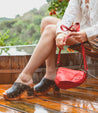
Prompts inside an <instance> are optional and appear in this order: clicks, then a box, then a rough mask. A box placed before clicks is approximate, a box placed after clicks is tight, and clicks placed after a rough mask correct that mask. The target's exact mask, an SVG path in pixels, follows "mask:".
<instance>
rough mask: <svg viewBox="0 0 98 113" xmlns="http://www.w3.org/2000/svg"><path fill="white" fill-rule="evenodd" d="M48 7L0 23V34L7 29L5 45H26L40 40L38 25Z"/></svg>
mask: <svg viewBox="0 0 98 113" xmlns="http://www.w3.org/2000/svg"><path fill="white" fill-rule="evenodd" d="M47 9H48V5H47V4H45V5H43V6H42V7H41V8H40V9H39V10H38V9H35V8H34V9H32V10H31V11H29V12H27V13H25V14H24V15H23V16H20V15H17V16H16V18H14V19H11V20H7V21H3V22H1V23H0V32H1V33H4V32H6V31H7V30H8V29H9V31H10V32H9V38H8V39H6V41H4V42H6V44H7V45H26V44H32V43H35V42H36V40H39V38H40V24H41V20H42V18H43V17H45V16H47V15H49V14H48V10H47ZM2 43H3V42H2Z"/></svg>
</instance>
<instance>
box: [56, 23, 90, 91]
mask: <svg viewBox="0 0 98 113" xmlns="http://www.w3.org/2000/svg"><path fill="white" fill-rule="evenodd" d="M64 28H65V29H66V30H69V31H71V32H73V31H74V32H77V31H79V30H80V25H79V23H76V24H75V25H72V26H71V27H70V28H67V27H66V26H65V25H61V29H62V30H63V31H64ZM67 38H69V36H68V37H67ZM67 38H66V39H67ZM66 39H65V40H66ZM65 40H64V41H65ZM81 46H82V55H83V61H84V69H85V71H80V70H73V69H68V68H64V67H59V68H58V70H57V74H56V78H55V83H56V85H57V86H58V87H59V88H61V89H69V88H73V87H77V86H79V85H80V84H82V83H83V82H84V81H85V80H86V78H87V70H88V68H87V62H86V55H85V48H84V45H83V43H81ZM60 53H61V49H60V50H59V54H58V59H57V64H59V61H60Z"/></svg>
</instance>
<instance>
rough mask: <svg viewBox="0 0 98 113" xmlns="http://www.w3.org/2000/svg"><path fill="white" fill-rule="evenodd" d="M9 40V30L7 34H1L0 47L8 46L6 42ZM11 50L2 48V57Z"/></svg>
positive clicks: (0, 50) (0, 52) (0, 51)
mask: <svg viewBox="0 0 98 113" xmlns="http://www.w3.org/2000/svg"><path fill="white" fill-rule="evenodd" d="M8 38H9V30H7V31H6V32H5V33H3V34H2V33H0V46H6V45H7V43H6V40H7V39H8ZM8 50H9V48H1V49H0V55H1V54H2V52H3V51H4V52H6V53H7V52H8Z"/></svg>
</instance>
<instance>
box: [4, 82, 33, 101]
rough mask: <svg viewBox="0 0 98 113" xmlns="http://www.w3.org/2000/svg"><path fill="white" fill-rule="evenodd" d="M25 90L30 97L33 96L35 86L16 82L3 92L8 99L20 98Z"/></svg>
mask: <svg viewBox="0 0 98 113" xmlns="http://www.w3.org/2000/svg"><path fill="white" fill-rule="evenodd" d="M25 91H27V95H28V97H31V96H33V94H34V91H33V88H31V87H30V86H27V85H25V84H22V83H17V82H15V83H14V84H13V86H12V87H11V88H9V89H8V90H6V91H5V92H4V93H3V97H4V98H5V99H6V100H19V99H20V98H21V95H22V94H23V93H24V92H25Z"/></svg>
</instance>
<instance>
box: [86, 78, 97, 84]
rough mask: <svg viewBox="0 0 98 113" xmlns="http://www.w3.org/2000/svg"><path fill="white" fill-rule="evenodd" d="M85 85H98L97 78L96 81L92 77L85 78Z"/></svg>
mask: <svg viewBox="0 0 98 113" xmlns="http://www.w3.org/2000/svg"><path fill="white" fill-rule="evenodd" d="M85 83H87V84H95V85H98V77H97V79H95V78H93V77H91V78H87V79H86V81H85Z"/></svg>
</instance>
